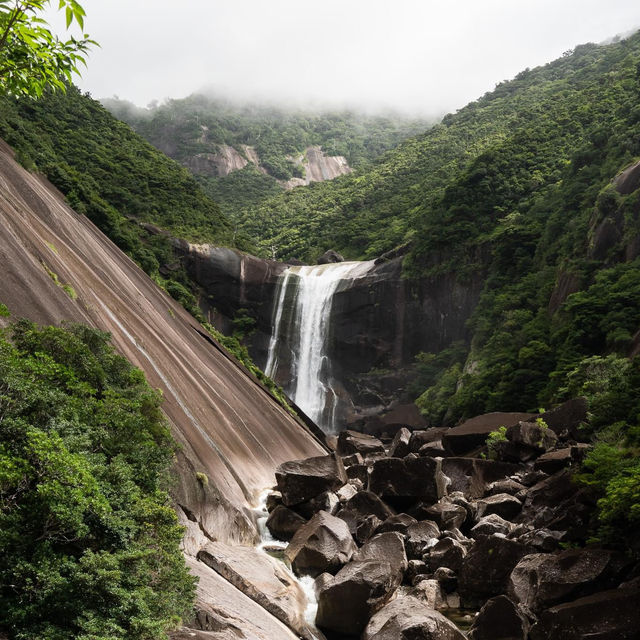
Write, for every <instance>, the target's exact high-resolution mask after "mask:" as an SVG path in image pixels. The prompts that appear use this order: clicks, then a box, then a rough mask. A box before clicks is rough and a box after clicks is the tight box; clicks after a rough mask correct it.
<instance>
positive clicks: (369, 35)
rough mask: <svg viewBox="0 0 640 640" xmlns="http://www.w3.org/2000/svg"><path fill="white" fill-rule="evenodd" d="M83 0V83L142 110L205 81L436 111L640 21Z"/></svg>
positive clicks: (603, 16) (445, 5)
mask: <svg viewBox="0 0 640 640" xmlns="http://www.w3.org/2000/svg"><path fill="white" fill-rule="evenodd" d="M52 4H55V5H57V1H54V2H53V3H52ZM82 4H83V6H84V7H85V9H86V12H87V19H86V23H85V30H86V31H88V32H89V34H90V35H91V36H92V37H93V38H94V39H95V40H98V41H99V42H100V44H101V48H100V49H97V50H95V51H94V52H93V53H92V54H91V57H90V60H89V67H88V69H87V70H85V71H84V73H83V78H82V80H80V81H79V85H80V86H81V87H82V89H84V90H86V91H90V92H91V94H92V95H93V96H94V97H95V98H103V97H111V96H113V95H117V96H119V97H120V98H125V99H128V100H131V101H133V102H135V103H136V104H138V105H141V106H144V105H146V104H147V103H149V102H150V101H151V100H153V99H159V100H163V99H165V98H179V97H183V96H186V95H188V94H190V93H192V92H195V91H197V90H199V89H202V88H203V87H205V86H208V87H212V88H213V89H214V90H215V91H216V92H218V93H220V94H222V95H227V96H232V97H238V98H250V99H258V100H271V101H279V102H284V103H292V102H293V103H295V104H305V103H311V104H319V105H348V106H358V107H364V108H367V109H368V110H374V111H375V110H378V109H384V108H393V109H399V110H404V111H409V112H416V113H422V114H425V115H434V114H442V113H444V112H447V111H452V110H455V109H457V108H459V107H462V106H463V105H464V104H466V103H467V102H468V101H470V100H473V99H475V98H477V97H479V96H481V95H482V94H483V93H485V92H486V91H489V90H491V89H493V87H494V86H495V84H496V83H498V82H500V81H501V80H505V79H509V78H512V77H513V76H514V75H515V74H517V73H518V72H519V71H521V70H522V69H524V68H525V67H534V66H537V65H539V64H544V63H545V62H549V61H550V60H553V59H554V58H557V57H559V56H560V55H562V53H563V52H564V51H566V50H567V49H570V48H573V47H574V46H575V45H577V44H581V43H584V42H601V41H603V40H605V39H607V38H609V37H611V36H614V35H615V34H618V33H624V32H628V31H629V30H631V29H633V28H634V27H635V28H639V27H640V1H639V0H439V1H438V2H435V1H432V0H385V1H382V0H320V1H316V2H308V1H306V0H226V1H225V2H223V1H221V0H171V1H169V0H106V1H105V0H82Z"/></svg>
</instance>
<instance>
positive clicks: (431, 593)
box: [407, 578, 460, 611]
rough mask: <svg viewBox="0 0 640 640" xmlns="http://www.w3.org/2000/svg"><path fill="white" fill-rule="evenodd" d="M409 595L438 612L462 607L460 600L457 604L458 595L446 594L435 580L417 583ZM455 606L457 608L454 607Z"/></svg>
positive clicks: (424, 580)
mask: <svg viewBox="0 0 640 640" xmlns="http://www.w3.org/2000/svg"><path fill="white" fill-rule="evenodd" d="M407 595H411V596H413V597H414V598H417V599H418V600H420V601H421V602H423V603H424V604H425V606H426V607H428V608H429V609H435V610H436V611H444V610H446V609H452V608H458V607H459V606H460V602H459V600H458V601H457V602H456V600H457V598H456V595H455V594H447V593H445V592H444V591H443V590H442V587H441V586H440V583H439V582H438V581H437V580H434V579H429V578H423V579H422V580H419V581H416V584H415V585H414V587H413V589H411V591H410V592H409V593H408V594H407ZM454 605H457V606H455V607H454Z"/></svg>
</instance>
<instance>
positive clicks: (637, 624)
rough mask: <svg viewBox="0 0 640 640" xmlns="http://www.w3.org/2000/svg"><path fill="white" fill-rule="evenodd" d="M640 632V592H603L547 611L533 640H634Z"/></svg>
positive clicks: (539, 621) (543, 614) (536, 629)
mask: <svg viewBox="0 0 640 640" xmlns="http://www.w3.org/2000/svg"><path fill="white" fill-rule="evenodd" d="M639 629H640V590H638V588H637V587H635V588H633V587H632V588H625V587H621V588H619V589H612V590H610V591H602V592H600V593H595V594H593V595H590V596H585V597H584V598H579V599H578V600H574V601H573V602H568V603H565V604H560V605H557V606H555V607H551V608H550V609H547V610H546V611H543V612H542V613H541V614H540V617H539V618H538V622H537V623H536V624H535V625H533V627H532V628H531V631H530V632H529V637H530V638H531V640H587V639H588V640H634V639H636V638H637V637H638V630H639Z"/></svg>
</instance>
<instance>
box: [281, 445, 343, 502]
mask: <svg viewBox="0 0 640 640" xmlns="http://www.w3.org/2000/svg"><path fill="white" fill-rule="evenodd" d="M276 480H277V482H278V490H279V491H280V493H281V494H282V502H283V503H284V505H285V506H287V507H291V506H293V505H296V504H300V503H301V502H306V501H307V500H310V499H311V498H314V497H315V496H317V495H319V494H321V493H323V492H325V491H333V490H335V489H339V488H340V487H341V486H342V485H343V484H345V483H346V482H347V480H348V478H347V474H346V473H345V469H344V466H343V465H342V461H341V460H340V459H339V458H336V456H335V455H333V454H332V455H328V456H318V457H315V458H306V459H305V460H292V461H290V462H284V463H283V464H281V465H279V466H278V467H277V469H276Z"/></svg>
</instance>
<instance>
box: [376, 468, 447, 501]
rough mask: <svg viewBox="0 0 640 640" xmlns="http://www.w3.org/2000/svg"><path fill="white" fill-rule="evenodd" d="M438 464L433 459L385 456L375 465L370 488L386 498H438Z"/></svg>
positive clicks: (411, 499) (435, 499) (432, 499)
mask: <svg viewBox="0 0 640 640" xmlns="http://www.w3.org/2000/svg"><path fill="white" fill-rule="evenodd" d="M436 472H437V463H436V461H435V460H433V459H432V458H417V457H413V456H407V457H406V458H385V459H382V460H377V461H376V462H374V464H373V468H372V469H371V474H370V476H369V491H372V492H373V493H375V494H377V495H379V496H381V497H383V498H385V499H386V500H390V499H392V500H394V502H396V504H397V503H398V501H397V500H395V499H397V498H399V499H401V501H406V500H407V499H408V500H409V501H413V500H415V499H422V500H429V501H431V502H436V501H437V500H438V483H437V480H436Z"/></svg>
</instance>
